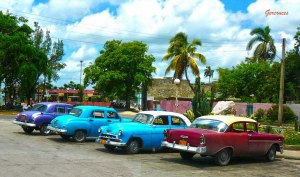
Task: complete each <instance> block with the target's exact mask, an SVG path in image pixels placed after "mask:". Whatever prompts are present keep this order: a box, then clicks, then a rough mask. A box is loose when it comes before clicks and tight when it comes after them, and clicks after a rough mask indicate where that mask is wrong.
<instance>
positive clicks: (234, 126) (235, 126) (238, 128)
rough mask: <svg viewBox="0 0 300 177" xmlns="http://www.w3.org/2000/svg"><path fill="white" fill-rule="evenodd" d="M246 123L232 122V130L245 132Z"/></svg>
mask: <svg viewBox="0 0 300 177" xmlns="http://www.w3.org/2000/svg"><path fill="white" fill-rule="evenodd" d="M244 129H245V128H244V123H242V122H238V123H234V124H232V131H233V132H236V133H243V132H244V131H245V130H244Z"/></svg>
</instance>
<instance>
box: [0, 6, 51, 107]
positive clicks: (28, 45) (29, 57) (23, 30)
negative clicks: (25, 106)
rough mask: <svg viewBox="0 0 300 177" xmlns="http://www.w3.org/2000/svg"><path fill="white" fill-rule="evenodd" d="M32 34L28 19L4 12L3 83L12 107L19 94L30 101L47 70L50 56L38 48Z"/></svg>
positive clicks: (0, 23)
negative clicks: (34, 43)
mask: <svg viewBox="0 0 300 177" xmlns="http://www.w3.org/2000/svg"><path fill="white" fill-rule="evenodd" d="M32 32H33V30H32V29H31V28H30V27H29V26H28V25H27V20H26V19H25V18H23V17H16V16H13V15H12V14H10V13H7V14H3V13H2V12H0V71H1V72H0V73H1V74H0V75H1V76H0V80H1V82H3V83H4V84H5V88H4V90H5V94H6V98H8V100H7V101H8V104H9V105H11V104H13V102H14V101H15V100H16V93H17V92H19V94H20V96H21V97H26V99H27V101H29V100H30V98H31V97H32V94H33V93H35V91H36V83H37V80H38V78H39V75H40V74H41V73H42V72H44V71H45V69H46V62H45V61H46V56H45V55H44V54H43V53H42V52H41V51H40V50H38V49H37V48H36V47H34V45H33V42H32V40H31V38H30V36H31V34H32Z"/></svg>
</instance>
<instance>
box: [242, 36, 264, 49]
mask: <svg viewBox="0 0 300 177" xmlns="http://www.w3.org/2000/svg"><path fill="white" fill-rule="evenodd" d="M260 41H261V37H260V36H255V37H253V38H252V39H251V40H250V41H249V42H248V44H247V46H246V50H251V49H252V47H253V45H254V44H255V43H256V42H260Z"/></svg>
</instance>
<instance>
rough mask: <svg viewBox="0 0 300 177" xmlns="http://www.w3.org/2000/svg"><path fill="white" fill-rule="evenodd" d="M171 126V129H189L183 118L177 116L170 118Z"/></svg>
mask: <svg viewBox="0 0 300 177" xmlns="http://www.w3.org/2000/svg"><path fill="white" fill-rule="evenodd" d="M170 122H171V126H170V129H183V128H187V125H186V123H185V121H184V120H182V118H180V117H177V116H170Z"/></svg>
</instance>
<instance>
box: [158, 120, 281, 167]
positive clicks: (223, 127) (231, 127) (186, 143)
mask: <svg viewBox="0 0 300 177" xmlns="http://www.w3.org/2000/svg"><path fill="white" fill-rule="evenodd" d="M283 141H284V138H283V136H280V135H275V134H269V133H259V132H258V124H257V122H256V121H255V120H253V119H249V118H244V117H234V116H223V115H211V116H203V117H199V118H197V119H196V120H194V122H193V123H192V125H191V126H190V128H188V129H183V130H172V129H169V130H167V131H166V132H165V139H164V141H163V142H162V147H167V148H171V149H176V150H179V152H180V155H181V157H182V159H184V160H188V159H191V158H192V157H193V156H194V155H195V154H200V155H201V156H212V157H214V159H215V162H216V163H217V164H218V165H227V164H228V163H229V161H230V159H231V157H246V156H248V157H254V156H265V158H266V160H268V161H273V160H274V159H275V156H276V151H279V152H281V153H283Z"/></svg>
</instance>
